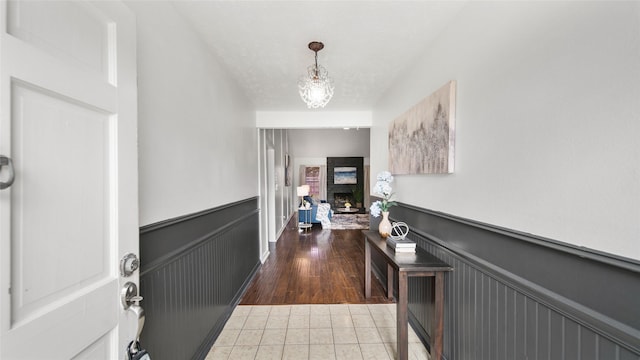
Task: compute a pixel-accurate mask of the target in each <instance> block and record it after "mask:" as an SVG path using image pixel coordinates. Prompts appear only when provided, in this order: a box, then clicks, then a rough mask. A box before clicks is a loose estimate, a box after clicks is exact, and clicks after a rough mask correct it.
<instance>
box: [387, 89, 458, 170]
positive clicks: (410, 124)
mask: <svg viewBox="0 0 640 360" xmlns="http://www.w3.org/2000/svg"><path fill="white" fill-rule="evenodd" d="M455 94H456V82H455V81H450V82H448V83H447V84H446V85H444V86H442V87H441V88H440V89H438V90H436V91H435V92H434V93H433V94H431V95H429V96H427V97H426V98H424V99H423V100H422V101H420V102H419V103H417V104H416V105H414V106H413V107H412V108H410V109H409V110H408V111H407V112H405V113H404V114H402V115H400V116H399V117H398V118H396V119H395V120H394V121H393V122H391V124H390V125H389V171H391V173H392V174H446V173H453V169H454V150H455V105H456V99H455Z"/></svg>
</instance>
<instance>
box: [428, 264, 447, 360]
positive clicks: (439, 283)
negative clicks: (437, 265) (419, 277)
mask: <svg viewBox="0 0 640 360" xmlns="http://www.w3.org/2000/svg"><path fill="white" fill-rule="evenodd" d="M435 276H436V277H435V291H434V297H435V299H434V300H435V304H434V305H435V306H434V310H435V311H434V312H435V314H434V316H435V317H434V321H433V332H432V334H433V337H432V338H431V339H432V340H433V341H432V345H431V359H432V360H440V359H441V358H442V337H443V334H442V333H443V331H444V273H443V272H441V271H437V272H436V274H435Z"/></svg>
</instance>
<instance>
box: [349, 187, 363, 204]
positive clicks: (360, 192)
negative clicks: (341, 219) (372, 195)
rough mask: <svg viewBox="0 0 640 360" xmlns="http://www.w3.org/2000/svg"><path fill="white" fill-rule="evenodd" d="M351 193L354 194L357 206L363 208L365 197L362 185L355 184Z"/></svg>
mask: <svg viewBox="0 0 640 360" xmlns="http://www.w3.org/2000/svg"><path fill="white" fill-rule="evenodd" d="M351 193H352V194H353V201H355V203H356V207H357V208H362V200H363V198H364V194H363V190H362V187H357V186H354V187H353V188H352V189H351Z"/></svg>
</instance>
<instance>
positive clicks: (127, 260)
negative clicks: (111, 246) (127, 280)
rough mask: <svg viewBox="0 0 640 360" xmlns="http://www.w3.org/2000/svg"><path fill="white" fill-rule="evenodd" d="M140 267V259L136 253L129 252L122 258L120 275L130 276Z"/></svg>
mask: <svg viewBox="0 0 640 360" xmlns="http://www.w3.org/2000/svg"><path fill="white" fill-rule="evenodd" d="M139 267H140V260H138V257H137V256H136V254H134V253H128V254H126V255H125V256H123V257H122V260H120V275H121V276H122V277H128V276H131V274H133V272H134V271H136V270H138V268H139Z"/></svg>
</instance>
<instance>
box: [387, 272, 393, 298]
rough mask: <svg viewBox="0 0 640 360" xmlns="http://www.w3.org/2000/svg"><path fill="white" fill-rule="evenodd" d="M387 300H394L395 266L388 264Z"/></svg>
mask: <svg viewBox="0 0 640 360" xmlns="http://www.w3.org/2000/svg"><path fill="white" fill-rule="evenodd" d="M387 299H390V300H391V299H393V266H391V264H390V263H387Z"/></svg>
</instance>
